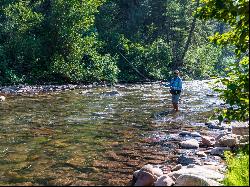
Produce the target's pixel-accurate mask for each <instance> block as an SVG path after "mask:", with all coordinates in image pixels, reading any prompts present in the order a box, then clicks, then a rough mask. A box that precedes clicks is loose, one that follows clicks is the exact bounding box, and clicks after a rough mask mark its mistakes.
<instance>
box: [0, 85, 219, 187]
mask: <svg viewBox="0 0 250 187" xmlns="http://www.w3.org/2000/svg"><path fill="white" fill-rule="evenodd" d="M184 85H185V90H184V92H183V94H182V97H181V104H180V106H181V111H180V112H179V113H172V112H171V110H172V106H171V96H170V95H169V93H168V89H167V88H164V87H160V86H159V84H156V83H154V84H136V85H118V86H117V87H116V88H115V89H116V90H117V91H118V93H117V92H116V91H112V90H111V89H110V88H93V89H88V90H82V91H81V90H75V91H66V92H62V93H59V94H53V93H52V94H45V95H38V96H12V97H9V98H8V100H7V102H5V103H0V126H1V128H0V184H1V185H29V184H31V185H126V184H127V183H128V182H129V180H130V179H131V177H132V173H133V171H135V170H136V169H139V168H140V167H141V166H143V165H145V164H147V163H150V164H156V165H163V164H171V163H174V161H175V160H174V155H175V152H174V147H171V146H173V144H172V145H165V148H164V149H163V147H162V145H160V144H158V143H157V142H161V141H162V140H166V139H168V138H171V137H170V132H174V131H178V130H180V128H181V127H182V126H183V125H190V124H192V123H194V122H204V119H206V118H208V117H209V116H210V115H211V114H212V113H213V112H212V110H213V109H214V108H216V107H218V106H219V105H220V104H221V101H220V100H218V98H217V97H216V96H215V97H213V96H212V97H211V90H210V88H209V86H208V84H207V83H206V82H204V81H203V82H202V81H193V82H185V84H184ZM105 93H107V94H105ZM208 93H210V94H209V97H208Z"/></svg>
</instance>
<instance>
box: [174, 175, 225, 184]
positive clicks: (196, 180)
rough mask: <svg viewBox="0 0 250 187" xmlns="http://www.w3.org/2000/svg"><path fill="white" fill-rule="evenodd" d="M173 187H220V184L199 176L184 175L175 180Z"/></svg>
mask: <svg viewBox="0 0 250 187" xmlns="http://www.w3.org/2000/svg"><path fill="white" fill-rule="evenodd" d="M175 186H221V184H220V183H218V182H216V181H214V180H211V179H207V178H205V177H201V176H199V175H192V174H184V175H181V176H180V177H178V178H177V180H176V184H175Z"/></svg>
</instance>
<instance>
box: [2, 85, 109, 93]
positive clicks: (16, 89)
mask: <svg viewBox="0 0 250 187" xmlns="http://www.w3.org/2000/svg"><path fill="white" fill-rule="evenodd" d="M96 86H106V85H104V84H99V85H98V84H90V85H73V84H67V85H35V86H29V85H17V86H4V87H0V94H3V95H37V94H43V93H51V92H61V91H69V90H75V89H88V88H93V87H96Z"/></svg>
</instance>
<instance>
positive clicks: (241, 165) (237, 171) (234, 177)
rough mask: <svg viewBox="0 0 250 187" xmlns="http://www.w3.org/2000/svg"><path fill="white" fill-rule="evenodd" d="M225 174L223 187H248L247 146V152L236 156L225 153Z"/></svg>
mask: <svg viewBox="0 0 250 187" xmlns="http://www.w3.org/2000/svg"><path fill="white" fill-rule="evenodd" d="M225 156H226V162H227V167H228V168H227V170H228V171H227V174H226V177H225V179H224V181H223V183H224V185H225V186H249V145H248V150H247V151H242V150H241V151H239V152H238V153H237V154H236V155H234V154H233V153H231V152H226V153H225Z"/></svg>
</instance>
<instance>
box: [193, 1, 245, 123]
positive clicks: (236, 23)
mask: <svg viewBox="0 0 250 187" xmlns="http://www.w3.org/2000/svg"><path fill="white" fill-rule="evenodd" d="M202 2H203V3H204V4H203V6H202V7H200V8H199V9H198V10H197V12H198V15H199V17H200V18H202V19H217V20H219V21H223V22H225V23H228V24H229V25H230V28H229V29H228V30H227V31H226V32H224V33H221V34H219V33H216V34H215V35H214V36H212V37H210V38H211V40H212V41H214V42H215V43H217V44H219V45H222V46H224V45H227V44H230V45H232V46H235V47H236V54H237V56H238V57H242V56H243V57H244V55H246V54H245V53H246V52H247V53H248V52H249V46H248V44H249V35H248V34H249V0H241V1H234V0H223V1H222V0H218V1H212V0H203V1H202ZM228 72H229V73H228V78H224V79H222V80H221V82H222V84H223V85H224V86H225V87H226V89H216V91H219V92H220V93H221V98H223V99H224V100H225V101H226V103H227V104H229V105H230V107H228V108H227V109H225V110H223V111H222V114H221V115H220V117H219V119H220V120H223V119H224V118H227V119H229V120H234V119H236V120H241V121H245V120H248V119H249V58H248V57H244V58H243V60H242V61H241V62H240V63H237V62H235V63H234V65H232V66H231V67H230V69H229V70H228Z"/></svg>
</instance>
